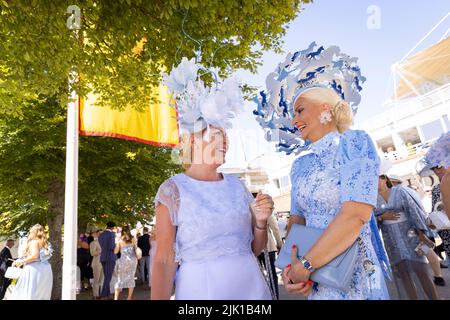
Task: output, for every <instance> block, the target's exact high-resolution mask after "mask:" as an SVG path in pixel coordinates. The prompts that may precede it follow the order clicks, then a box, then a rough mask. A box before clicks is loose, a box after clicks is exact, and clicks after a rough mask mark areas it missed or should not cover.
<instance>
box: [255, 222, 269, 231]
mask: <svg viewBox="0 0 450 320" xmlns="http://www.w3.org/2000/svg"><path fill="white" fill-rule="evenodd" d="M255 228H256V229H258V230H263V231H266V230H267V224H266V226H265V227H264V228H261V227H259V226H258V224H257V223H255Z"/></svg>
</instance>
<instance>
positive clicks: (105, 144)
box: [0, 99, 180, 235]
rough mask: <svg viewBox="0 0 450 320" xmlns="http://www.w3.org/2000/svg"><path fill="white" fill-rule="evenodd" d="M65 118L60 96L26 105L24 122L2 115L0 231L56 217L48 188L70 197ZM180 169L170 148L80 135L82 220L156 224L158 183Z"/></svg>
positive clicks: (94, 222) (0, 232)
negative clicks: (67, 191) (66, 180)
mask: <svg viewBox="0 0 450 320" xmlns="http://www.w3.org/2000/svg"><path fill="white" fill-rule="evenodd" d="M65 122H66V111H65V108H64V107H62V106H61V105H60V104H59V103H58V102H57V101H56V100H55V99H48V100H47V101H45V102H43V103H39V104H32V105H29V106H28V107H27V108H24V109H23V118H22V119H20V118H15V117H8V116H5V115H3V116H0V211H1V213H0V234H4V235H11V234H14V233H17V231H19V230H27V229H28V228H29V227H30V226H32V225H33V224H35V223H41V224H47V221H48V219H50V218H51V217H52V215H54V214H55V212H52V210H49V206H50V205H51V203H50V202H49V200H50V199H49V198H50V195H49V193H50V192H54V193H57V194H59V199H61V198H62V197H63V196H64V184H63V181H64V175H65V143H66V137H65V135H66V128H65ZM179 169H180V168H179V167H178V166H177V165H174V164H173V163H172V162H171V161H170V150H168V149H166V148H158V147H154V146H149V145H145V144H140V143H136V142H132V141H126V140H119V139H111V138H104V137H80V146H79V182H78V184H79V185H78V187H79V207H78V211H79V221H80V225H86V224H87V223H91V224H97V225H100V226H103V225H104V224H105V223H106V221H107V220H113V221H116V223H132V224H134V223H135V222H137V221H143V222H145V221H149V220H150V219H151V217H152V214H153V206H152V200H153V197H154V195H155V194H156V191H157V188H158V186H159V185H160V184H161V183H162V182H163V181H164V180H165V179H167V178H168V177H169V176H170V175H172V174H174V173H175V172H177V171H178V170H179ZM57 182H59V183H58V184H57V185H56V188H57V189H56V190H51V188H52V186H54V185H55V183H57ZM59 205H63V203H62V204H59Z"/></svg>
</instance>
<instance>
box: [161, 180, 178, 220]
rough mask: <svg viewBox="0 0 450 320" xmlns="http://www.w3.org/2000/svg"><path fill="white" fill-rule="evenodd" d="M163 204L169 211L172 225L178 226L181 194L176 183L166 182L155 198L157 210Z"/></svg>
mask: <svg viewBox="0 0 450 320" xmlns="http://www.w3.org/2000/svg"><path fill="white" fill-rule="evenodd" d="M160 204H163V205H164V206H166V208H167V209H168V210H169V215H170V220H171V221H172V225H174V226H177V225H178V209H179V208H180V192H179V191H178V187H177V185H176V183H175V182H174V181H173V180H171V179H168V180H166V181H164V182H163V183H162V184H161V186H160V187H159V189H158V193H157V194H156V196H155V208H156V207H157V206H158V205H160Z"/></svg>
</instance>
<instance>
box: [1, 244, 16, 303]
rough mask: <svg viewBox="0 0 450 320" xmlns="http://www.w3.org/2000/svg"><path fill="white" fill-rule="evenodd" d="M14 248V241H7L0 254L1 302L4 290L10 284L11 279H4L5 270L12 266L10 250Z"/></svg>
mask: <svg viewBox="0 0 450 320" xmlns="http://www.w3.org/2000/svg"><path fill="white" fill-rule="evenodd" d="M12 247H14V240H12V239H8V240H7V241H6V246H5V247H4V248H3V250H2V251H1V252H0V300H3V297H4V296H5V293H6V289H7V288H8V286H9V285H10V284H11V279H8V278H5V273H6V269H8V267H10V266H11V265H12V261H11V260H9V259H12V255H11V248H12Z"/></svg>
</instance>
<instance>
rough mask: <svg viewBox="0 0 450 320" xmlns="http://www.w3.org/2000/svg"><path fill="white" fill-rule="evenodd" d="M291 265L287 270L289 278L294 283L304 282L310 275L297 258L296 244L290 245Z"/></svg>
mask: <svg viewBox="0 0 450 320" xmlns="http://www.w3.org/2000/svg"><path fill="white" fill-rule="evenodd" d="M291 263H292V264H291V265H290V266H291V267H290V270H289V279H291V280H292V282H294V283H299V282H306V281H308V280H309V277H310V276H311V272H309V270H306V269H305V267H304V266H303V264H302V263H301V261H300V259H299V258H298V249H297V246H296V245H293V246H292V250H291Z"/></svg>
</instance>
